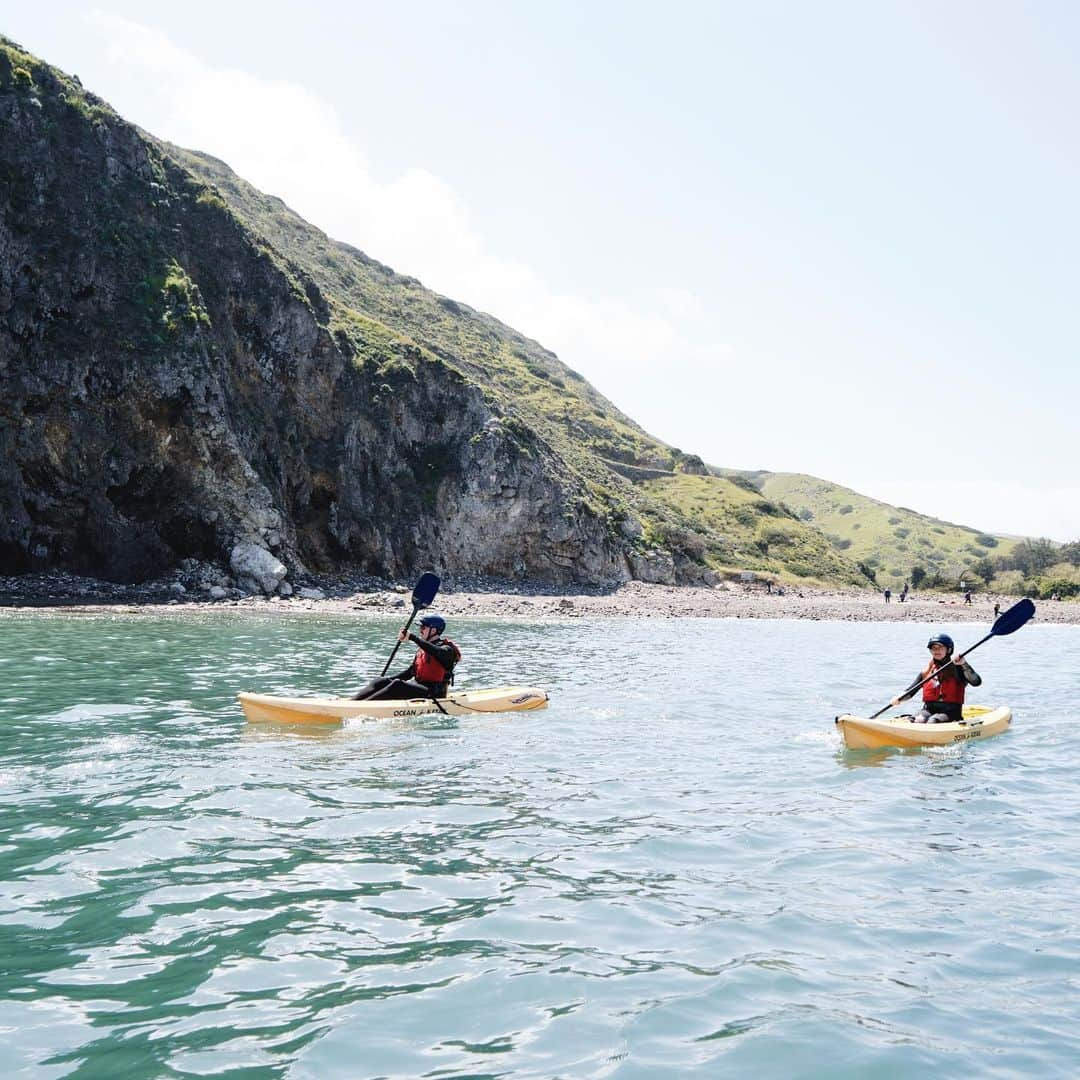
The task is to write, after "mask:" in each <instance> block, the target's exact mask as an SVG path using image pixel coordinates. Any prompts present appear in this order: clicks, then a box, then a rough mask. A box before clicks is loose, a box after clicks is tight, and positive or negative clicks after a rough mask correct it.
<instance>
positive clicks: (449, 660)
mask: <svg viewBox="0 0 1080 1080" xmlns="http://www.w3.org/2000/svg"><path fill="white" fill-rule="evenodd" d="M445 630H446V620H445V619H444V618H443V617H442V616H441V615H424V616H423V617H422V618H421V619H420V636H419V637H417V636H416V635H415V634H407V633H406V632H405V631H404V630H402V631H401V632H400V633H399V634H398V641H401V642H405V641H411V642H412V643H413V644H414V645H416V646H418V648H417V651H416V656H415V657H413V662H412V663H411V664H410V665H409V666H408V667H407V668H406V669H405V670H404V671H400V672H398V674H397V675H389V676H387V677H385V678H382V679H373V680H372V681H371V682H369V683H368V684H367V686H365V687H364V688H363V689H362V690H361V691H360V692H359V693H357V694H354V695H353V700H354V701H374V700H381V701H398V700H404V699H406V698H422V697H430V698H444V697H446V690H447V687H449V685H450V683H452V682H453V681H454V667H455V665H456V664H457V662H458V661H459V660H460V659H461V650H460V649H459V648H458V647H457V646H456V645H455V644H454V643H453V642H452V641H451V640H450V639H449V638H445V637H443V636H442V635H443V632H444V631H445Z"/></svg>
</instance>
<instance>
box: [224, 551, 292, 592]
mask: <svg viewBox="0 0 1080 1080" xmlns="http://www.w3.org/2000/svg"><path fill="white" fill-rule="evenodd" d="M229 567H230V569H231V570H232V572H233V573H234V574H235V575H236V580H237V582H238V584H239V585H240V587H241V588H242V589H246V590H247V591H248V592H261V593H264V594H265V595H266V596H270V595H271V594H273V593H274V592H275V591H276V590H277V587H278V585H280V584H281V582H282V581H283V580H284V578H285V575H286V574H287V573H288V570H287V569H286V568H285V564H284V563H282V562H281V561H280V560H279V559H276V558H275V557H274V556H273V555H271V554H270V552H269V551H267V550H266V548H264V547H259V545H258V544H253V543H251V541H250V540H242V541H241V542H240V543H239V544H237V545H236V546H235V547H234V548H233V549H232V553H231V554H230V555H229Z"/></svg>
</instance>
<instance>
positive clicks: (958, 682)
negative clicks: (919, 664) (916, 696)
mask: <svg viewBox="0 0 1080 1080" xmlns="http://www.w3.org/2000/svg"><path fill="white" fill-rule="evenodd" d="M931 674H934V676H935V677H934V678H933V679H931V680H930V681H929V682H927V683H923V688H922V699H923V701H943V702H945V703H946V704H949V705H963V704H964V691H965V690H966V689H967V683H966V682H965V681H964V680H963V679H962V678H961V677H960V673H959V672H958V671H957V670H956V665H955V664H949V666H948V667H946V668H944V669H939V668H938V667H937V665H936V664H934V663H933V662H932V661H931V663H930V666H929V667H928V668H926V670H925V671H923V673H922V676H921V678H924V679H925V678H926V677H927V676H928V675H931Z"/></svg>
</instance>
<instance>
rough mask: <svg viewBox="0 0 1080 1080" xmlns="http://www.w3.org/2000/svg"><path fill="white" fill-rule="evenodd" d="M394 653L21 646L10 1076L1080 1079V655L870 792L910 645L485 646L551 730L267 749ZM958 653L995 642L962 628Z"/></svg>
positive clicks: (498, 632) (375, 644)
mask: <svg viewBox="0 0 1080 1080" xmlns="http://www.w3.org/2000/svg"><path fill="white" fill-rule="evenodd" d="M394 629H395V628H394V626H393V625H392V624H391V623H390V622H385V621H377V620H363V621H360V620H356V621H352V620H347V619H344V618H330V617H318V618H316V617H311V618H308V619H291V620H288V621H283V620H275V619H270V618H251V617H248V618H240V617H236V618H229V617H224V616H222V617H217V616H204V617H196V618H185V619H184V620H179V619H178V620H175V621H167V620H157V619H152V618H149V617H130V616H128V617H116V618H104V617H102V618H96V617H95V618H90V617H70V616H69V617H61V616H51V615H42V614H27V615H11V616H8V617H4V618H2V619H0V675H2V677H3V683H2V692H0V1061H2V1062H4V1063H5V1064H4V1068H3V1075H4V1076H5V1077H11V1076H28V1077H29V1076H32V1077H35V1078H36V1077H52V1076H77V1077H118V1076H124V1077H142V1076H146V1077H158V1076H206V1075H215V1076H236V1077H239V1076H243V1077H277V1076H281V1077H285V1076H288V1077H319V1078H321V1080H325V1078H326V1077H336V1076H341V1077H376V1076H386V1077H390V1076H393V1077H419V1076H432V1077H434V1076H438V1077H465V1076H469V1077H483V1076H545V1077H546V1076H560V1077H585V1076H588V1077H607V1076H612V1077H646V1076H648V1077H674V1076H678V1077H687V1076H701V1077H716V1076H739V1077H745V1076H784V1077H787V1076H808V1077H809V1076H822V1077H844V1076H851V1077H864V1076H869V1075H873V1076H874V1077H908V1076H910V1077H916V1076H918V1077H925V1076H927V1075H932V1076H934V1077H948V1076H955V1077H970V1076H980V1077H988V1076H1001V1077H1015V1076H1035V1075H1037V1076H1039V1077H1053V1076H1062V1077H1065V1076H1070V1077H1071V1076H1074V1075H1076V1072H1077V1068H1078V1063H1080V931H1078V928H1080V840H1078V836H1080V787H1078V784H1077V779H1076V777H1077V769H1078V766H1080V751H1078V749H1077V743H1076V741H1075V739H1074V737H1073V731H1072V728H1073V727H1074V726H1075V724H1076V717H1077V689H1078V679H1077V674H1076V673H1077V671H1078V670H1080V632H1078V631H1077V630H1076V629H1075V628H1071V627H1043V626H1033V627H1030V628H1027V629H1025V630H1023V631H1021V632H1020V633H1018V634H1016V635H1014V636H1012V637H1010V638H1007V639H1001V640H993V641H991V642H989V643H988V644H987V645H985V646H983V648H982V649H981V650H980V651H979V652H978V653H976V654H975V655H974V656H973V657H972V662H973V664H974V665H975V666H976V667H977V668H978V670H979V671H980V672H981V673H982V674H983V676H984V679H985V681H986V685H985V687H984V688H983V689H984V693H979V695H978V696H977V697H976V700H981V701H985V702H987V703H997V702H999V701H1007V702H1009V703H1010V704H1012V705H1013V707H1014V710H1015V714H1016V715H1015V720H1014V727H1013V729H1012V731H1010V732H1009V733H1007V734H1005V735H1003V736H1001V737H1000V738H997V739H993V740H989V741H987V742H985V743H975V744H967V745H962V746H959V747H950V748H948V749H945V750H933V751H924V752H917V753H911V754H901V753H892V752H885V753H881V754H876V755H875V754H870V753H865V752H864V753H861V754H845V753H844V752H842V751H841V749H840V745H839V741H838V739H837V738H836V736H835V734H834V730H833V724H832V718H833V716H834V715H835V714H836V713H838V712H841V711H848V710H852V711H858V712H863V713H864V714H865V713H866V712H867V711H870V710H873V709H876V708H877V707H879V706H880V705H881V704H883V703H884V702H885V701H886V700H888V698H889V697H890V696H892V694H894V693H895V692H896V691H897V690H898V689H900V688H901V687H902V686H904V685H905V684H906V683H907V681H908V680H909V679H910V677H911V676H912V675H913V674H914V672H915V671H916V670H917V668H918V667H919V665H920V663H921V661H922V659H923V656H924V652H925V650H924V649H923V645H924V643H925V638H926V631H925V630H924V629H923V628H920V627H917V626H913V625H896V624H890V625H877V624H854V623H853V624H847V623H814V622H802V623H794V622H767V621H761V622H752V621H745V620H744V621H738V620H663V621H645V620H623V621H597V622H583V621H574V622H569V623H567V624H545V625H537V626H525V625H512V624H506V623H494V622H484V621H479V620H458V621H456V622H455V625H454V627H453V629H454V633H455V637H456V639H457V640H458V641H459V643H461V644H462V645H463V647H464V649H465V652H466V660H465V663H464V665H463V667H462V679H461V682H460V685H462V686H465V685H470V684H471V685H482V684H488V685H490V684H497V683H499V682H504V681H527V682H530V683H535V684H539V685H544V686H547V687H549V688H550V690H551V692H552V704H551V707H550V708H549V709H548V710H547V711H546V712H538V713H532V714H520V715H516V716H506V717H469V718H466V719H462V720H460V721H457V720H451V719H446V718H442V717H440V718H434V719H424V720H423V721H398V722H396V723H392V724H366V725H362V726H358V727H345V728H340V729H331V730H329V731H320V732H314V731H308V732H302V731H297V730H295V729H292V730H288V729H269V730H266V729H256V728H255V727H253V726H248V725H245V723H244V722H243V720H242V717H241V715H240V713H239V711H238V709H237V707H236V705H235V704H234V698H233V695H234V694H235V692H236V691H237V690H241V689H245V688H246V689H259V690H264V691H273V692H289V691H314V690H324V689H325V690H337V689H342V690H344V689H347V688H349V687H351V686H354V685H358V684H359V683H360V682H362V681H364V679H365V678H367V677H368V676H370V675H371V674H373V673H374V672H375V671H377V669H379V668H380V667H381V666H382V663H383V661H384V659H385V657H386V654H387V652H388V648H389V645H390V644H391V643H392V641H393V637H394ZM952 629H953V632H954V636H956V638H957V639H958V641H959V642H960V643H961V645H964V644H970V642H971V641H974V640H976V639H977V638H978V637H979V636H981V632H980V628H978V627H972V626H967V627H955V628H952Z"/></svg>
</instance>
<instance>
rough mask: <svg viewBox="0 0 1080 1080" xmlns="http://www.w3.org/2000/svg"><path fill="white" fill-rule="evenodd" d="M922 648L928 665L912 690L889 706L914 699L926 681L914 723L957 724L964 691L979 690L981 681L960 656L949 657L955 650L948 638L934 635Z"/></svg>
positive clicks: (950, 639) (960, 715) (960, 717)
mask: <svg viewBox="0 0 1080 1080" xmlns="http://www.w3.org/2000/svg"><path fill="white" fill-rule="evenodd" d="M926 647H927V648H928V649H929V650H930V663H929V664H928V665H927V666H926V667H925V668H923V670H922V671H920V672H919V674H918V676H916V678H915V680H914V682H913V683H912V689H911V690H909V691H908V692H907V693H904V694H901V695H900V696H899V697H894V698H893V699H892V702H891V704H893V705H899V704H900V702H901V701H908V700H909V699H910V698H912V697H914V696H915V691H916V690H917V689H918V684H919V683H920V682H922V680H923V679H927V680H928V681H927V682H925V683H923V687H922V696H923V707H922V711H921V712H919V713H917V714H916V715H915V716H914V717H913V719H914V721H915V723H916V724H947V723H949V722H950V721H954V720H961V719H963V709H964V691H965V690H966V689H967V688H968V687H969V686H981V685H982V678H981V677H980V675H979V673H978V672H977V671H975V669H974V668H973V667H972V666H971V665H970V664H969V663H968V662H967V661H966V660H965V659H964V658H963V657H962V656H956V657H954V656H953V654H952V653H953V649H954V648H955V647H956V646H955V645H954V643H953V639H952V638H951V637H949V635H948V634H935V635H934V636H933V637H932V638H931V639H930V640H929V641H928V642H927V643H926ZM950 661H951V662H950ZM929 676H933V677H932V678H929Z"/></svg>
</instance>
